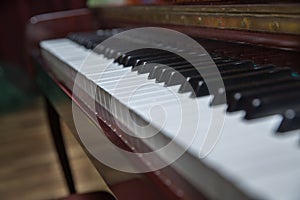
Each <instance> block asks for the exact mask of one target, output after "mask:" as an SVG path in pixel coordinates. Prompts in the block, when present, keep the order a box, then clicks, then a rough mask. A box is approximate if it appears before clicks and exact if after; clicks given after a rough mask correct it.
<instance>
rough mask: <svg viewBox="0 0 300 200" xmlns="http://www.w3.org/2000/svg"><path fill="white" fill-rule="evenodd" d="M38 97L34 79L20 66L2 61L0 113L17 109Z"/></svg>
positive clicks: (0, 72)
mask: <svg viewBox="0 0 300 200" xmlns="http://www.w3.org/2000/svg"><path fill="white" fill-rule="evenodd" d="M35 97H37V93H36V91H35V89H34V84H33V81H32V80H31V79H30V78H29V76H28V75H27V73H26V72H24V71H22V70H21V69H20V67H16V66H12V65H9V64H6V63H0V114H6V113H8V112H13V111H17V110H19V109H21V108H23V107H25V106H27V105H30V103H31V102H32V100H33V99H34V98H35Z"/></svg>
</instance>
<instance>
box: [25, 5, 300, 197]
mask: <svg viewBox="0 0 300 200" xmlns="http://www.w3.org/2000/svg"><path fill="white" fill-rule="evenodd" d="M165 3H166V2H165ZM255 3H259V2H255ZM190 4H192V5H190ZM46 16H47V17H45V15H40V16H36V17H34V18H32V20H31V22H32V23H31V24H29V30H44V31H50V32H51V31H52V32H51V34H50V33H47V32H46V34H45V35H44V36H43V37H34V36H32V37H31V38H38V39H36V40H35V42H36V44H38V45H39V47H38V48H33V50H32V51H31V53H32V57H33V60H34V63H35V66H36V79H37V83H38V85H39V87H40V89H41V91H42V93H43V94H44V96H45V97H46V102H47V106H48V111H49V110H50V113H51V112H52V113H55V114H54V116H55V117H56V119H53V118H51V117H50V124H51V123H52V125H53V122H51V119H52V121H53V120H54V121H56V122H57V121H58V120H57V117H58V118H59V117H60V118H62V119H63V120H65V121H67V124H68V125H69V126H70V127H71V129H73V130H74V134H75V136H76V137H77V139H78V140H79V141H80V143H81V144H82V147H83V148H84V149H85V150H86V152H87V154H88V156H89V157H90V158H91V160H92V161H93V163H94V165H95V167H96V168H97V169H98V170H99V173H100V174H101V175H102V176H103V177H104V179H105V180H106V181H107V183H108V185H109V186H112V185H114V184H116V183H118V182H121V180H122V181H124V180H132V179H138V180H145V181H146V182H147V186H146V190H145V193H144V195H145V198H146V199H147V196H148V198H150V197H152V196H151V195H157V196H156V197H155V198H157V199H299V198H300V191H299V187H300V146H299V145H300V140H299V139H300V135H299V133H300V93H299V92H298V91H299V89H300V80H299V79H300V74H299V51H300V40H299V39H300V35H299V34H300V23H299V18H300V5H299V4H297V3H294V2H292V1H291V2H286V3H284V4H280V3H270V2H268V1H266V2H264V3H261V4H241V2H238V3H236V2H234V3H233V4H231V2H221V1H216V2H214V1H212V2H207V1H198V2H194V1H193V2H187V1H183V2H181V1H179V2H177V3H175V4H172V5H171V4H170V3H168V2H167V3H166V4H164V5H160V6H158V5H156V6H153V5H151V6H149V5H135V6H103V7H101V6H100V7H99V6H96V7H93V8H89V9H83V10H76V11H66V12H61V13H55V14H54V15H53V16H54V17H52V16H51V15H49V14H47V15H46ZM86 20H89V21H86ZM66 22H67V23H66ZM68 22H69V23H68ZM85 22H86V23H88V24H89V26H88V27H87V25H83V28H82V30H80V26H81V24H83V23H85ZM57 27H60V28H57ZM199 45H200V46H199ZM32 46H34V45H32ZM52 117H53V114H52ZM57 123H59V122H57ZM56 128H57V126H56ZM58 129H59V127H58ZM52 131H54V132H60V131H59V130H57V129H55V128H53V127H52ZM61 145H63V144H61ZM57 148H58V149H61V148H63V147H62V146H59V145H57ZM62 151H63V150H62ZM62 154H65V153H64V152H63V153H62ZM60 158H61V160H62V159H67V158H63V157H60ZM62 163H63V168H64V172H65V174H66V177H67V181H68V183H69V188H70V185H71V190H70V191H71V192H72V191H73V190H74V188H73V189H72V183H71V182H72V178H71V175H70V174H68V173H69V172H68V170H69V169H68V168H69V167H68V162H67V160H65V161H63V160H62ZM108 169H109V170H108ZM108 171H113V172H114V173H116V174H118V176H117V178H116V177H115V178H114V180H112V179H111V177H110V175H111V173H109V172H108ZM143 183H144V182H141V183H140V184H137V185H135V186H132V187H131V188H130V189H129V191H132V199H134V193H135V192H138V191H139V190H140V189H139V188H143ZM112 188H113V187H112ZM144 189H145V188H144ZM141 191H142V189H141ZM112 192H114V190H113V189H112ZM148 193H149V194H148ZM115 196H116V198H117V199H124V196H122V195H120V196H118V193H115ZM150 199H151V198H150Z"/></svg>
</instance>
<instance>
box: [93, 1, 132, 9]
mask: <svg viewBox="0 0 300 200" xmlns="http://www.w3.org/2000/svg"><path fill="white" fill-rule="evenodd" d="M125 3H126V1H125V0H88V2H87V6H88V7H89V8H95V7H99V6H103V5H122V4H125Z"/></svg>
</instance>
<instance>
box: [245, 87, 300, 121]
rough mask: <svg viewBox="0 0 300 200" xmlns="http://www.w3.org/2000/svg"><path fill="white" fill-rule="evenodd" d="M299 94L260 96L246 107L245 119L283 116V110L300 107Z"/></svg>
mask: <svg viewBox="0 0 300 200" xmlns="http://www.w3.org/2000/svg"><path fill="white" fill-rule="evenodd" d="M299 98H300V93H298V92H297V91H294V92H291V91H286V92H281V93H278V94H277V93H276V94H268V95H262V96H260V97H258V98H254V99H252V100H251V101H249V104H248V105H246V108H245V111H246V115H245V119H256V118H260V117H265V116H269V115H274V114H283V112H284V111H285V110H288V109H294V108H299V107H300V101H299Z"/></svg>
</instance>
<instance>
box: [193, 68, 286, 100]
mask: <svg viewBox="0 0 300 200" xmlns="http://www.w3.org/2000/svg"><path fill="white" fill-rule="evenodd" d="M290 74H291V69H290V68H275V69H272V70H269V69H266V70H260V71H252V72H248V73H242V74H239V75H233V76H225V77H222V81H223V83H224V86H225V88H226V86H227V85H234V84H245V83H248V82H254V81H261V80H263V79H270V78H271V79H272V78H278V77H282V76H290ZM197 78H198V79H199V80H200V81H202V79H203V78H202V77H197ZM197 78H195V79H197ZM192 79H193V78H192ZM205 81H206V82H203V83H201V84H198V85H196V86H197V87H196V88H193V89H194V91H195V95H196V97H201V96H206V95H208V94H209V92H208V87H207V85H209V84H211V85H214V84H215V83H217V82H219V81H220V80H219V78H218V77H216V76H212V77H209V78H208V79H207V80H205ZM219 89H220V88H213V90H214V91H211V92H212V93H213V94H212V95H215V94H217V92H218V90H219Z"/></svg>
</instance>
